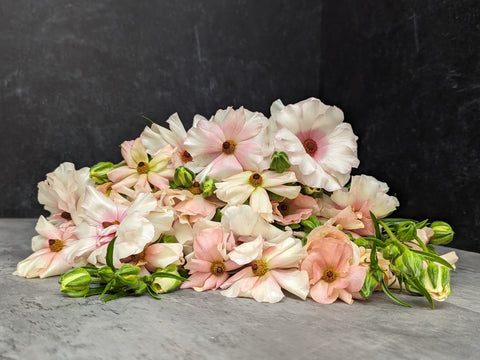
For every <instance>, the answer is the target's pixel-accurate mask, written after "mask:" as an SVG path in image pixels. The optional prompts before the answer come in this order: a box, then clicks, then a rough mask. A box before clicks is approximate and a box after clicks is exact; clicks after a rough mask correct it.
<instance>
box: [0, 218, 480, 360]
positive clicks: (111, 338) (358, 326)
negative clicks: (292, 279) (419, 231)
mask: <svg viewBox="0 0 480 360" xmlns="http://www.w3.org/2000/svg"><path fill="white" fill-rule="evenodd" d="M35 222H36V220H35V219H0V359H1V360H4V359H22V360H23V359H107V358H112V359H247V358H250V359H252V358H254V359H349V358H363V359H392V358H394V359H397V358H398V359H449V360H450V359H478V358H479V356H480V355H479V354H480V341H478V332H479V331H480V301H479V297H480V273H479V270H480V254H476V253H469V252H465V251H461V250H459V251H457V253H458V255H459V257H460V260H459V262H458V263H457V271H456V272H454V273H453V274H452V288H453V291H452V295H451V296H450V297H449V298H448V299H447V301H445V302H442V303H436V308H435V309H434V310H431V309H430V308H429V306H428V304H427V302H426V301H425V300H424V299H422V298H420V297H412V296H408V295H405V296H403V295H402V296H401V298H402V299H404V300H407V301H408V302H410V303H411V304H413V305H414V307H413V308H404V307H401V306H399V305H396V304H394V303H392V302H391V301H389V300H388V299H387V298H386V297H385V296H384V295H383V294H381V293H378V294H374V296H372V297H371V298H370V299H369V300H367V301H356V302H355V303H354V304H353V305H350V306H349V305H346V304H344V303H341V302H337V303H335V304H333V305H320V304H317V303H315V302H314V301H312V300H311V299H308V300H307V301H301V300H299V299H297V298H294V297H287V298H285V299H284V300H283V301H282V302H280V303H277V304H259V303H256V302H255V301H254V300H251V299H229V298H226V297H223V296H221V295H220V294H219V293H218V292H205V293H196V292H194V291H193V290H182V291H176V292H173V293H170V294H166V295H164V296H163V297H162V300H160V301H157V300H154V299H152V298H150V297H148V296H142V297H138V298H123V299H120V300H115V301H111V302H109V303H106V304H103V303H102V302H100V301H99V300H98V298H97V297H90V298H87V299H83V298H81V299H73V298H68V297H66V296H64V295H63V294H61V293H60V292H59V285H58V284H57V281H58V277H55V278H49V279H45V280H38V279H37V280H33V279H31V280H27V279H23V278H19V277H16V276H12V275H11V274H12V272H13V271H14V269H15V266H16V263H17V262H18V261H20V260H22V259H24V258H25V257H26V256H28V255H29V254H30V253H31V250H30V238H31V236H33V235H34V233H35V231H34V225H35ZM448 250H449V249H447V248H440V251H441V252H446V251H448Z"/></svg>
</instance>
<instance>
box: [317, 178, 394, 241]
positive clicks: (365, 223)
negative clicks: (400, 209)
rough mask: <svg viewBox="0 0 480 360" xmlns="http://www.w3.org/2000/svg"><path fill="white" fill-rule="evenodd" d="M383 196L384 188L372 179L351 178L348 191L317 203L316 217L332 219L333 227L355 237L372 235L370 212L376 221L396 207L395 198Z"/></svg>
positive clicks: (340, 191) (384, 193)
mask: <svg viewBox="0 0 480 360" xmlns="http://www.w3.org/2000/svg"><path fill="white" fill-rule="evenodd" d="M387 192H388V186H387V184H386V183H384V182H380V181H378V180H377V179H375V178H374V177H372V176H367V175H360V176H353V177H352V181H351V185H350V190H348V189H341V190H337V191H334V192H333V193H332V195H331V196H330V197H327V196H324V197H323V198H322V200H321V201H320V202H319V205H320V215H321V216H323V217H325V218H329V219H334V222H333V223H334V224H338V225H342V227H343V228H344V229H345V230H352V231H354V232H355V233H357V234H358V235H361V236H368V235H373V234H375V229H374V226H373V221H372V219H371V217H370V211H371V212H372V213H373V214H374V215H375V217H376V218H378V219H380V218H383V217H385V216H387V215H388V214H390V213H391V212H392V211H394V210H395V209H396V208H397V206H398V205H399V202H398V200H397V198H396V197H394V196H390V195H387Z"/></svg>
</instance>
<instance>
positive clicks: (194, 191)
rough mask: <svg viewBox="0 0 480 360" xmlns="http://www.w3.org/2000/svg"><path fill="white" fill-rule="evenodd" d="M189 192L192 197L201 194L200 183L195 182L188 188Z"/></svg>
mask: <svg viewBox="0 0 480 360" xmlns="http://www.w3.org/2000/svg"><path fill="white" fill-rule="evenodd" d="M188 190H190V192H191V193H192V194H194V195H198V194H201V193H202V189H201V188H200V183H199V182H198V181H195V182H194V183H193V184H192V186H191V187H189V188H188Z"/></svg>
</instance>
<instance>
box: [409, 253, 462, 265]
mask: <svg viewBox="0 0 480 360" xmlns="http://www.w3.org/2000/svg"><path fill="white" fill-rule="evenodd" d="M410 251H412V252H414V253H416V254H418V255H420V257H423V258H424V259H425V260H430V261H433V262H437V263H439V264H442V265H444V266H446V267H447V268H449V269H450V270H455V269H454V268H453V266H452V265H450V263H449V262H448V261H447V260H445V259H443V258H441V257H440V256H438V255H436V254H432V253H429V252H425V251H420V250H414V249H410Z"/></svg>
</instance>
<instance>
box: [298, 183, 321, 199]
mask: <svg viewBox="0 0 480 360" xmlns="http://www.w3.org/2000/svg"><path fill="white" fill-rule="evenodd" d="M300 191H301V193H302V194H303V195H308V196H311V197H313V198H319V197H320V196H322V194H323V193H324V192H323V189H321V188H316V187H310V186H306V185H303V186H302V188H301V190H300Z"/></svg>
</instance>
